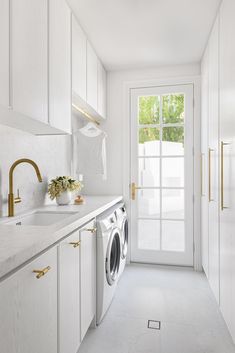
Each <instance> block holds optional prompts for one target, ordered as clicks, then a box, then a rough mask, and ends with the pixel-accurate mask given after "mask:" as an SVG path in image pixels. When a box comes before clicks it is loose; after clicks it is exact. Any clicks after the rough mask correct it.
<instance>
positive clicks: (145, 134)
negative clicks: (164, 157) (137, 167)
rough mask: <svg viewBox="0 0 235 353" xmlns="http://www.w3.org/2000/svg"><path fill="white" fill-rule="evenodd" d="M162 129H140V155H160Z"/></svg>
mask: <svg viewBox="0 0 235 353" xmlns="http://www.w3.org/2000/svg"><path fill="white" fill-rule="evenodd" d="M159 154H160V130H159V129H158V128H151V127H146V128H140V129H139V156H159Z"/></svg>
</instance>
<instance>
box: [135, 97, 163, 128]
mask: <svg viewBox="0 0 235 353" xmlns="http://www.w3.org/2000/svg"><path fill="white" fill-rule="evenodd" d="M159 116H160V97H159V96H143V97H139V124H144V125H145V124H159V120H160V119H159Z"/></svg>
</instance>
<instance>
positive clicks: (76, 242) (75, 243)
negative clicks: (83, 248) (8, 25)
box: [69, 240, 81, 248]
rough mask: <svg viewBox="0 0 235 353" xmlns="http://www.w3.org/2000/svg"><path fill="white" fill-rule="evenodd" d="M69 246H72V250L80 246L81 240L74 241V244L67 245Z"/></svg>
mask: <svg viewBox="0 0 235 353" xmlns="http://www.w3.org/2000/svg"><path fill="white" fill-rule="evenodd" d="M69 244H70V245H73V247H74V248H77V247H78V246H79V245H80V244H81V240H79V241H75V242H71V243H69Z"/></svg>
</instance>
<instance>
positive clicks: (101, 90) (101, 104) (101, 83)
mask: <svg viewBox="0 0 235 353" xmlns="http://www.w3.org/2000/svg"><path fill="white" fill-rule="evenodd" d="M106 79H107V78H106V71H105V69H104V67H103V65H102V63H101V62H100V61H99V62H98V113H99V114H100V115H101V116H102V117H103V118H106V84H107V83H106Z"/></svg>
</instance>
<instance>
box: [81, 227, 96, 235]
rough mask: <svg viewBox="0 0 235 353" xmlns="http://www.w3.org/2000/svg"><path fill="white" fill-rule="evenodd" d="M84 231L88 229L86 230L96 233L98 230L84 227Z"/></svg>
mask: <svg viewBox="0 0 235 353" xmlns="http://www.w3.org/2000/svg"><path fill="white" fill-rule="evenodd" d="M83 231H86V232H91V233H93V234H94V233H96V231H97V228H86V229H83Z"/></svg>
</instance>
